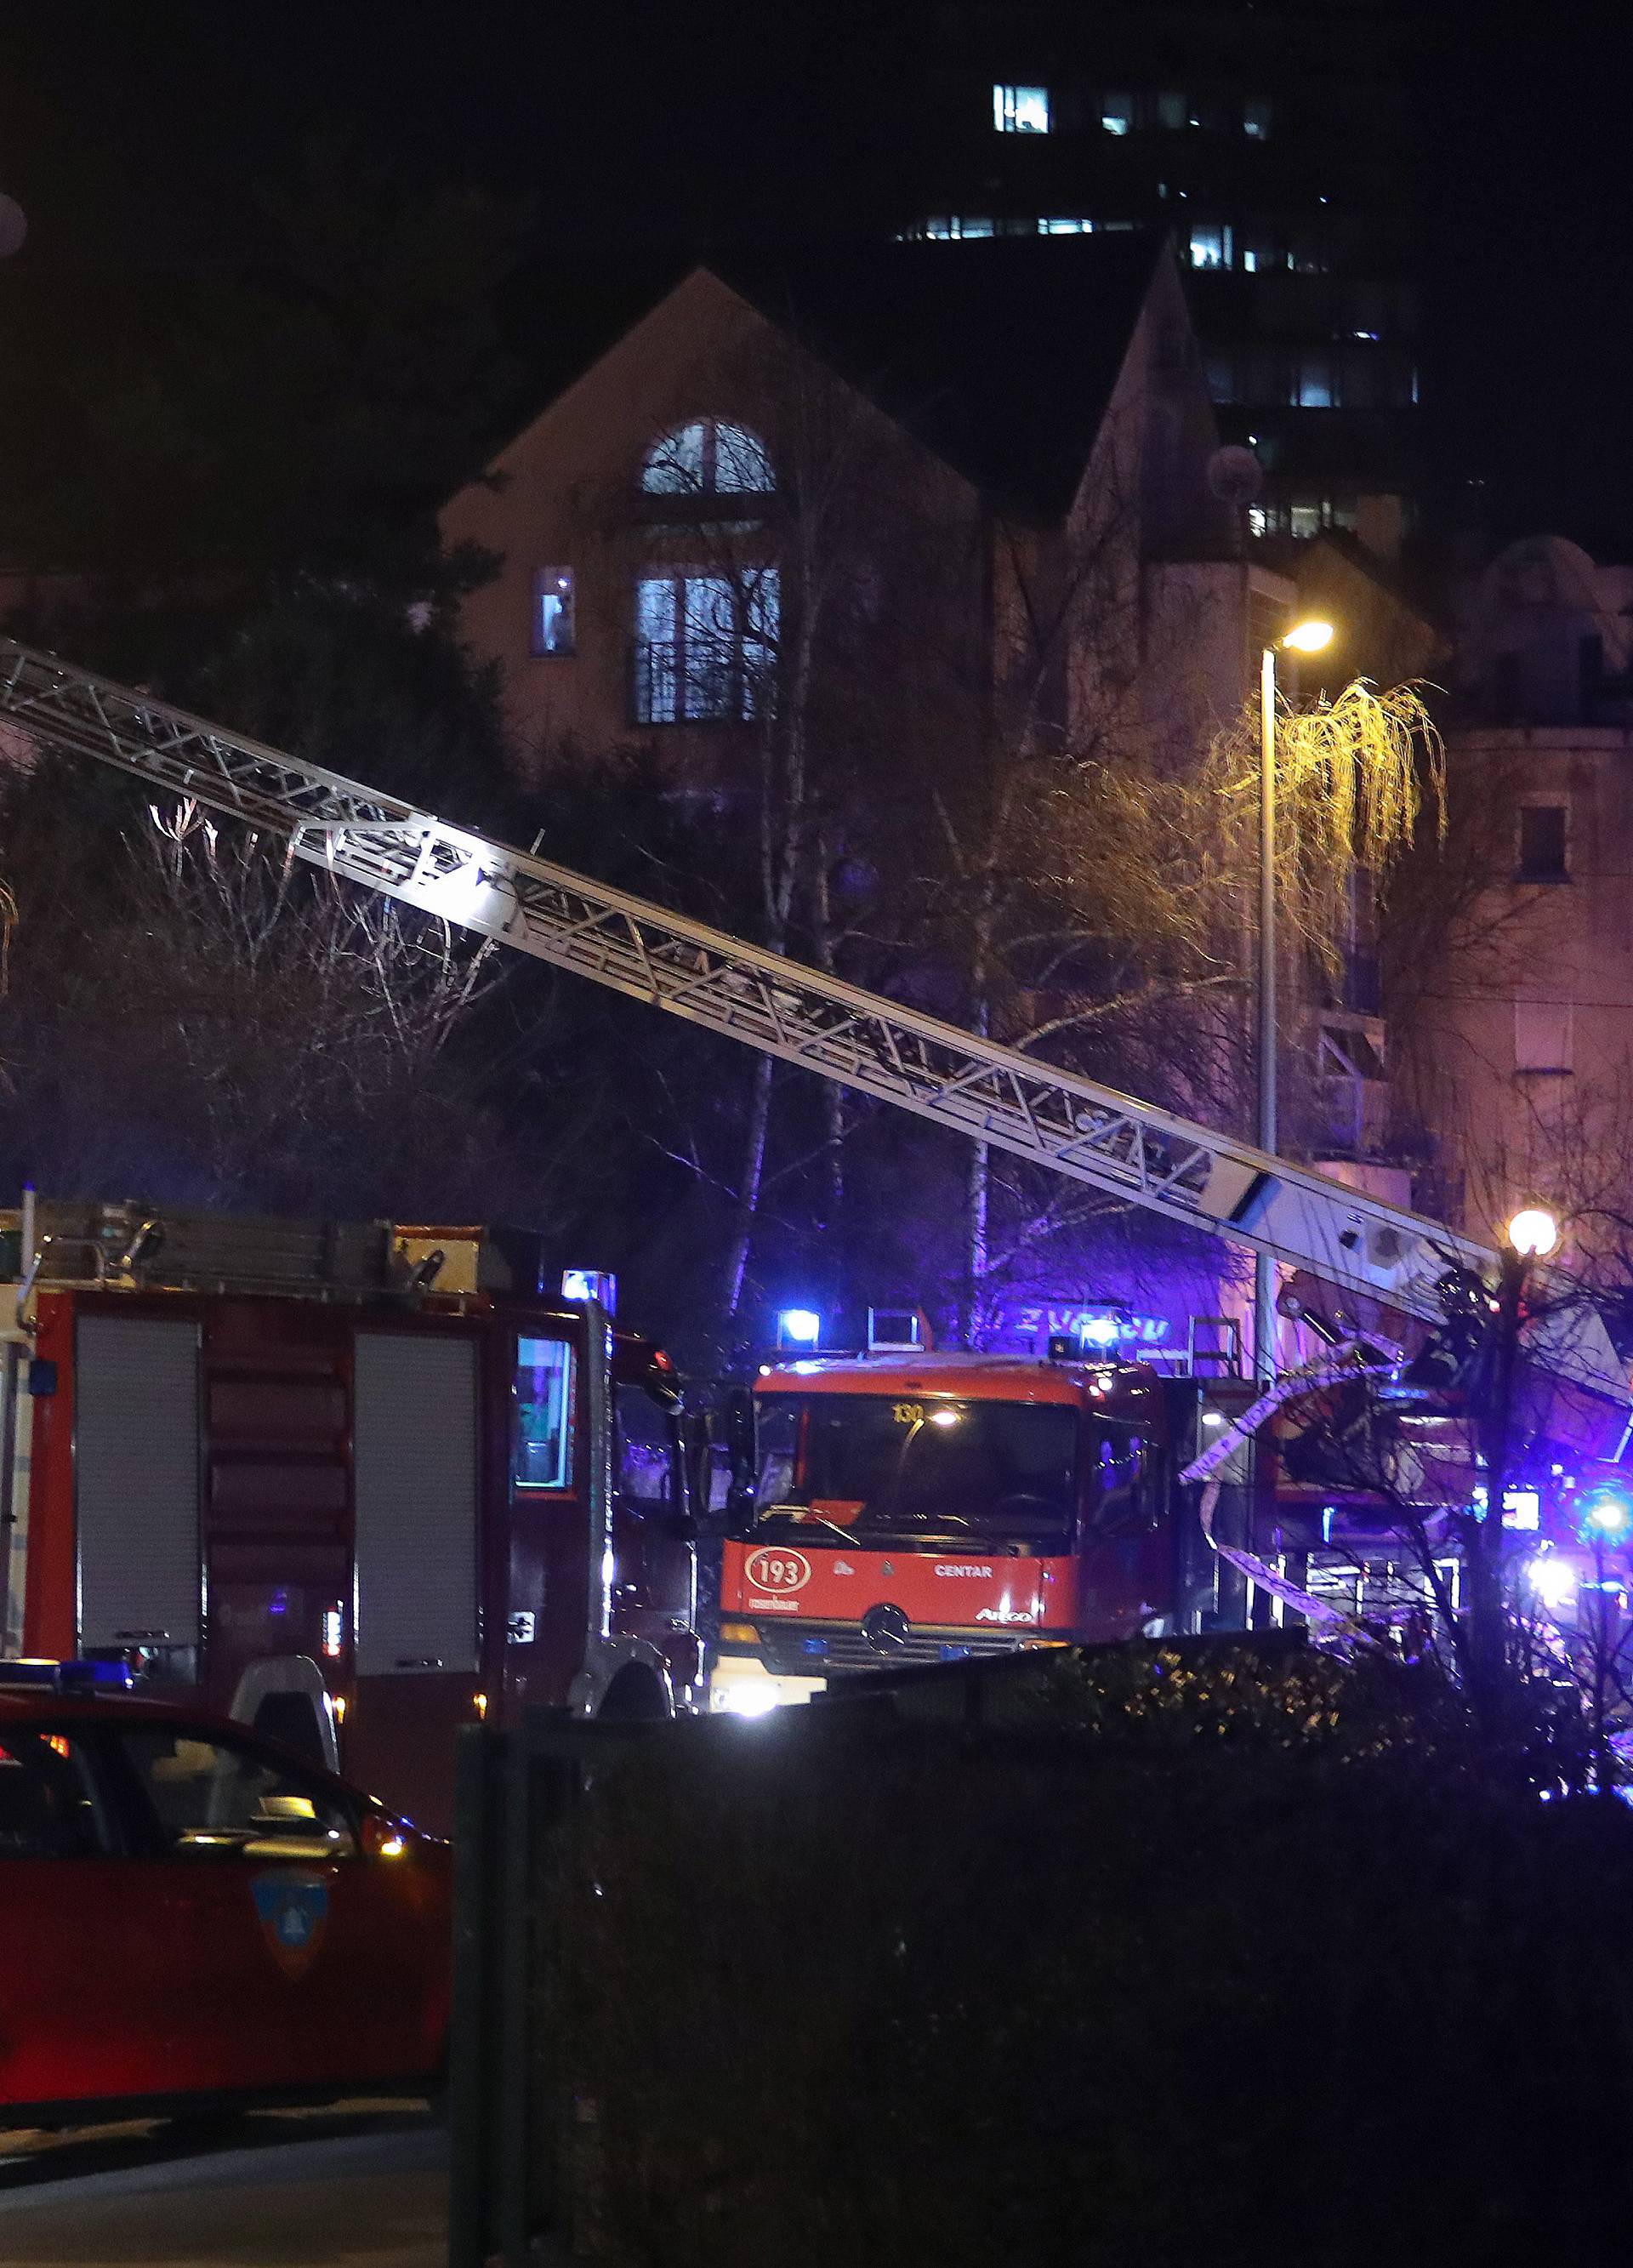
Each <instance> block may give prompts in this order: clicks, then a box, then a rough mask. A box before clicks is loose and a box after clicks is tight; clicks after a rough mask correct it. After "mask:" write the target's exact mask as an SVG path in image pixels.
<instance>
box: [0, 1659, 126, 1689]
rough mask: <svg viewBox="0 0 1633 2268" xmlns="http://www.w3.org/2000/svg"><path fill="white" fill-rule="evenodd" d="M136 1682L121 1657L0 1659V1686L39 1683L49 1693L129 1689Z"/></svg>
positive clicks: (33, 1684) (34, 1684)
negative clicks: (58, 1659)
mask: <svg viewBox="0 0 1633 2268" xmlns="http://www.w3.org/2000/svg"><path fill="white" fill-rule="evenodd" d="M135 1684H136V1679H135V1678H134V1677H133V1676H132V1675H131V1674H130V1671H129V1668H127V1667H126V1665H125V1663H124V1662H122V1661H39V1660H33V1661H0V1686H5V1685H11V1686H18V1685H28V1686H38V1687H40V1688H41V1689H42V1690H44V1691H46V1692H48V1693H83V1692H85V1691H87V1690H91V1689H92V1688H94V1687H97V1686H106V1687H107V1688H109V1689H110V1690H112V1691H114V1692H117V1693H129V1691H130V1690H132V1688H133V1687H134V1686H135Z"/></svg>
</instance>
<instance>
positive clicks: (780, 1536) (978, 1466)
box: [710, 1349, 1251, 1715]
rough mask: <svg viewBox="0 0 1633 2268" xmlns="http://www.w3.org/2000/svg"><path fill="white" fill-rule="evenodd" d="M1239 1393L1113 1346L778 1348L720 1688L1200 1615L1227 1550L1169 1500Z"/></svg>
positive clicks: (726, 1602) (739, 1705) (749, 1491)
mask: <svg viewBox="0 0 1633 2268" xmlns="http://www.w3.org/2000/svg"><path fill="white" fill-rule="evenodd" d="M1232 1392H1234V1393H1235V1395H1236V1396H1237V1398H1241V1397H1242V1396H1244V1395H1247V1394H1248V1393H1250V1392H1251V1389H1250V1388H1247V1385H1246V1382H1245V1381H1209V1382H1208V1384H1207V1386H1206V1387H1204V1386H1203V1384H1202V1383H1201V1382H1200V1381H1197V1380H1195V1379H1192V1378H1185V1379H1173V1378H1165V1377H1163V1376H1161V1375H1159V1373H1158V1372H1157V1371H1156V1370H1154V1369H1153V1368H1151V1366H1148V1365H1146V1364H1144V1363H1139V1362H1122V1361H1117V1360H1114V1359H1108V1358H1101V1359H1092V1358H1091V1359H1061V1360H1043V1361H1030V1360H1026V1359H1024V1358H1021V1357H1019V1356H1011V1355H989V1354H970V1353H963V1352H954V1351H948V1352H931V1351H927V1350H923V1349H916V1350H909V1351H905V1352H903V1351H891V1352H881V1353H879V1354H872V1355H868V1356H843V1357H820V1356H816V1357H811V1358H807V1359H798V1360H789V1361H783V1362H780V1363H776V1364H773V1365H769V1366H766V1367H765V1368H764V1369H763V1370H762V1371H761V1375H760V1377H759V1379H758V1381H757V1383H756V1388H755V1392H754V1440H755V1447H754V1458H753V1476H752V1484H751V1485H750V1484H747V1481H746V1484H745V1486H744V1487H743V1489H742V1491H741V1495H740V1499H739V1517H738V1519H737V1521H735V1523H734V1525H735V1527H736V1529H737V1533H736V1534H735V1535H733V1536H732V1537H731V1538H730V1539H729V1540H728V1541H727V1543H726V1544H725V1550H724V1559H723V1567H722V1582H721V1607H720V1640H719V1651H718V1655H717V1661H716V1665H715V1668H714V1672H713V1675H712V1677H711V1681H710V1706H711V1708H714V1709H717V1710H729V1711H733V1712H739V1713H742V1714H745V1715H753V1714H756V1713H758V1712H760V1711H761V1710H762V1709H767V1708H770V1707H772V1706H774V1705H776V1703H778V1702H780V1701H791V1700H805V1699H808V1698H809V1697H810V1696H811V1695H812V1694H813V1693H814V1692H816V1691H819V1690H820V1689H821V1688H822V1686H823V1685H824V1684H825V1683H827V1681H828V1679H829V1678H830V1677H832V1676H835V1675H841V1674H842V1673H844V1672H845V1671H847V1670H857V1669H879V1668H885V1667H887V1666H889V1665H891V1664H893V1663H913V1662H934V1661H956V1660H959V1659H961V1658H963V1657H965V1656H967V1655H972V1654H984V1653H1006V1652H1011V1651H1013V1650H1014V1649H1015V1648H1016V1647H1018V1646H1049V1645H1058V1644H1062V1643H1064V1642H1066V1641H1068V1640H1075V1639H1083V1640H1097V1639H1114V1638H1129V1637H1134V1636H1137V1635H1138V1634H1139V1633H1141V1632H1142V1631H1148V1632H1151V1633H1152V1634H1155V1633H1158V1632H1166V1631H1175V1630H1181V1629H1195V1628H1197V1627H1199V1626H1201V1624H1202V1623H1203V1619H1204V1618H1205V1617H1207V1616H1209V1615H1210V1611H1211V1610H1212V1609H1214V1607H1215V1606H1216V1604H1217V1598H1216V1591H1217V1582H1218V1575H1219V1569H1218V1563H1217V1560H1216V1559H1215V1557H1213V1555H1212V1554H1211V1553H1210V1552H1209V1550H1207V1548H1206V1545H1205V1543H1204V1539H1203V1536H1202V1535H1201V1532H1200V1530H1199V1529H1196V1528H1195V1523H1194V1522H1190V1523H1188V1522H1186V1521H1181V1520H1175V1519H1173V1518H1171V1517H1170V1516H1169V1507H1170V1506H1171V1504H1172V1502H1173V1496H1174V1476H1175V1473H1176V1470H1177V1468H1178V1466H1179V1465H1180V1464H1182V1463H1183V1462H1184V1460H1185V1457H1186V1455H1187V1454H1189V1453H1190V1452H1191V1450H1192V1448H1193V1447H1194V1446H1195V1442H1196V1440H1197V1438H1198V1425H1199V1421H1200V1418H1201V1417H1202V1416H1203V1415H1204V1414H1216V1415H1217V1403H1218V1401H1219V1398H1220V1396H1221V1395H1225V1398H1227V1399H1228V1398H1229V1397H1230V1396H1231V1395H1232ZM1204 1401H1207V1402H1208V1403H1210V1411H1208V1412H1204V1411H1203V1403H1204ZM1203 1438H1205V1436H1204V1437H1203ZM1226 1572H1228V1571H1226Z"/></svg>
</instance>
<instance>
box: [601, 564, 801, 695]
mask: <svg viewBox="0 0 1633 2268" xmlns="http://www.w3.org/2000/svg"><path fill="white" fill-rule="evenodd" d="M780 595H781V594H780V587H779V581H778V576H777V571H776V568H775V567H746V568H742V569H740V570H739V571H737V572H735V573H733V574H705V573H701V572H696V571H690V572H688V571H678V572H675V573H673V574H665V575H645V576H643V577H642V578H641V580H640V582H639V584H638V585H637V586H636V619H635V699H634V707H635V716H636V723H637V724H642V725H680V724H707V723H725V724H732V723H736V724H741V723H746V722H747V721H748V720H749V719H751V718H754V717H758V716H761V715H762V714H763V713H764V712H765V711H766V710H767V709H768V708H769V705H770V700H771V688H772V681H773V676H774V672H775V664H776V637H777V629H778V615H779V600H780Z"/></svg>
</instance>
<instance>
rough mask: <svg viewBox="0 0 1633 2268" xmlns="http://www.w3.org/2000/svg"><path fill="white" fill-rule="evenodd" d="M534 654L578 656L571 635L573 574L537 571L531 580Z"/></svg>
mask: <svg viewBox="0 0 1633 2268" xmlns="http://www.w3.org/2000/svg"><path fill="white" fill-rule="evenodd" d="M577 650H578V649H577V645H576V644H575V643H574V634H573V571H572V569H571V568H570V567H539V568H535V569H534V571H533V652H535V653H559V654H572V653H576V652H577Z"/></svg>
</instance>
